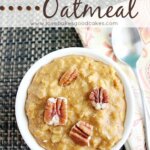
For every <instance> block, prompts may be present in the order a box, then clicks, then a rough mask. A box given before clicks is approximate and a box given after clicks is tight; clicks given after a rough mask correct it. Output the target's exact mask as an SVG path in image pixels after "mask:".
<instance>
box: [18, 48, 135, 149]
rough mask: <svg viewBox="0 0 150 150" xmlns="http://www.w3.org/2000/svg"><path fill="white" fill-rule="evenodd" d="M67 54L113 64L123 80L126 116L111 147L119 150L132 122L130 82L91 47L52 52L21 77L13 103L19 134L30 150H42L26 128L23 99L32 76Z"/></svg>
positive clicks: (132, 110)
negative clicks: (118, 137)
mask: <svg viewBox="0 0 150 150" xmlns="http://www.w3.org/2000/svg"><path fill="white" fill-rule="evenodd" d="M67 55H83V56H89V57H92V58H94V59H96V60H100V61H102V62H104V63H106V64H108V65H111V66H113V67H114V68H115V69H116V71H117V73H118V76H119V77H120V79H121V80H122V82H123V85H124V90H125V95H126V103H127V111H126V118H125V124H124V133H123V137H122V139H121V140H120V141H119V142H118V143H117V144H116V145H115V146H114V147H113V150H119V149H120V148H121V147H122V145H123V144H124V143H125V142H126V140H127V138H128V136H129V133H130V131H131V127H132V123H133V112H134V99H133V94H132V90H131V87H130V83H129V81H128V79H127V78H126V76H125V75H124V73H123V72H122V71H121V69H120V68H119V66H118V65H117V64H116V63H115V62H113V61H112V60H110V59H109V58H108V57H105V56H101V55H100V53H99V52H98V51H96V50H95V51H94V50H93V49H92V50H90V49H86V48H66V49H61V50H58V51H55V52H52V53H50V54H48V55H46V56H44V57H42V58H41V59H40V60H38V61H37V62H36V63H35V64H34V65H33V66H32V67H31V68H30V69H29V70H28V72H27V73H26V74H25V76H24V78H23V79H22V81H21V83H20V86H19V89H18V92H17V97H16V104H15V111H16V119H17V123H18V127H19V130H20V132H21V135H22V137H23V139H24V140H25V142H26V143H27V145H28V146H29V147H30V149H32V150H43V148H42V147H41V146H40V145H39V144H38V143H37V142H36V140H35V138H34V137H33V136H32V134H31V133H30V131H29V128H28V120H27V116H26V114H25V101H26V96H27V89H28V87H29V85H30V82H31V80H32V78H33V76H34V74H35V73H36V72H37V71H38V70H39V69H40V68H41V67H42V66H44V65H45V64H47V63H49V62H50V61H52V60H54V59H55V58H58V57H62V56H67Z"/></svg>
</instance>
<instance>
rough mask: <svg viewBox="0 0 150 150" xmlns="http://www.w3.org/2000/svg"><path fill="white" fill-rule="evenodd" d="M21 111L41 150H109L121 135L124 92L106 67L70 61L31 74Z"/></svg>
mask: <svg viewBox="0 0 150 150" xmlns="http://www.w3.org/2000/svg"><path fill="white" fill-rule="evenodd" d="M25 110H26V114H27V117H28V124H29V130H30V132H31V133H32V135H33V136H34V137H35V139H36V141H37V142H38V143H39V145H41V146H42V147H43V148H45V149H46V150H85V149H86V150H110V149H111V148H112V147H113V146H114V145H115V144H116V143H117V142H118V141H119V140H120V139H121V137H122V135H123V131H124V121H125V115H126V101H125V94H124V88H123V84H122V82H121V80H120V78H119V77H118V76H117V74H116V71H115V70H114V69H113V68H112V67H111V66H108V65H106V64H104V63H102V62H100V61H96V60H94V59H92V58H89V57H85V56H76V55H70V56H66V57H61V58H58V59H55V60H53V61H52V62H50V63H49V64H47V65H45V66H43V67H42V68H41V69H40V70H39V71H38V72H37V73H36V74H35V76H34V77H33V80H32V82H31V84H30V86H29V88H28V95H27V100H26V105H25Z"/></svg>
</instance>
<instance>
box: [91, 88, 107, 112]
mask: <svg viewBox="0 0 150 150" xmlns="http://www.w3.org/2000/svg"><path fill="white" fill-rule="evenodd" d="M89 99H90V100H91V103H92V105H93V106H94V107H95V109H97V110H98V109H104V108H105V107H106V104H107V103H108V100H109V97H108V93H107V91H106V90H105V89H104V88H102V87H100V88H97V89H94V90H92V92H91V93H90V95H89Z"/></svg>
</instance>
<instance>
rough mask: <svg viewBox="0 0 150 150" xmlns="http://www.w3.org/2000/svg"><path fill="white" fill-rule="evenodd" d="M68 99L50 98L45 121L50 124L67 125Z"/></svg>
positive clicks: (46, 107)
mask: <svg viewBox="0 0 150 150" xmlns="http://www.w3.org/2000/svg"><path fill="white" fill-rule="evenodd" d="M67 117H68V116H67V99H66V98H63V97H58V98H49V99H48V100H47V103H46V106H45V111H44V122H45V123H46V124H48V125H54V126H57V125H65V124H66V122H67Z"/></svg>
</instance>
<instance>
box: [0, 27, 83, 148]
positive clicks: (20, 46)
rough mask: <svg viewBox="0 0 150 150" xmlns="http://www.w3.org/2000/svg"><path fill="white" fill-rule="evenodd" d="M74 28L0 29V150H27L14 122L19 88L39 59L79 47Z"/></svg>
mask: <svg viewBox="0 0 150 150" xmlns="http://www.w3.org/2000/svg"><path fill="white" fill-rule="evenodd" d="M81 46H82V44H81V41H80V39H79V37H78V35H77V33H76V32H75V30H74V29H73V28H16V29H14V28H1V29H0V150H28V149H29V148H28V146H27V145H26V144H25V142H24V140H23V139H22V137H21V135H20V132H19V130H18V127H17V124H16V119H15V97H16V93H17V89H18V85H19V83H20V81H21V79H22V78H23V76H24V74H25V73H26V71H27V70H28V69H29V68H30V66H31V65H32V64H33V63H34V62H35V61H36V60H38V59H39V58H41V57H42V56H44V55H46V54H48V53H50V52H52V51H55V50H57V49H61V48H65V47H81Z"/></svg>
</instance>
